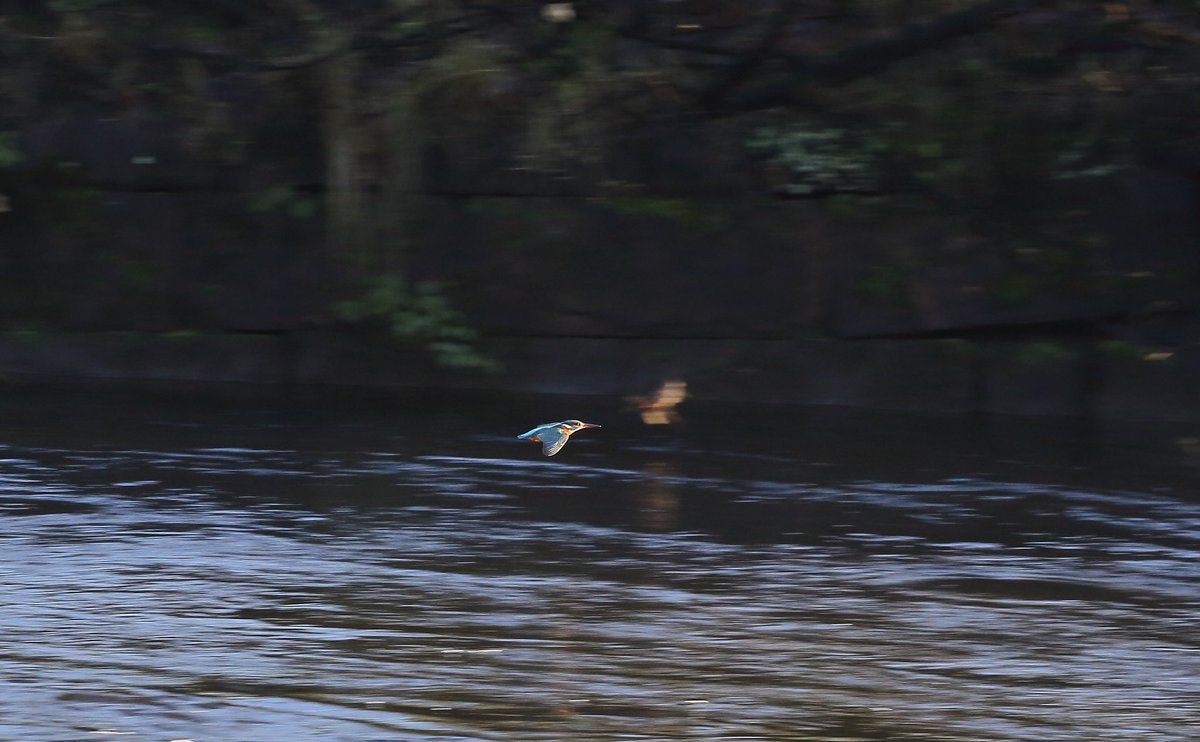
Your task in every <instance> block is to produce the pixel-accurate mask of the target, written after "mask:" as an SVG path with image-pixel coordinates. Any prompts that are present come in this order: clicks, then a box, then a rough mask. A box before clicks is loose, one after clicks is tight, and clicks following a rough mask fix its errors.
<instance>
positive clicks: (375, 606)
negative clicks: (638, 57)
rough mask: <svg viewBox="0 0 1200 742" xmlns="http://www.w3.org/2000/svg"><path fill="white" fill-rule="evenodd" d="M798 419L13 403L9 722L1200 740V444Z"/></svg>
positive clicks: (41, 726)
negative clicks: (1189, 459)
mask: <svg viewBox="0 0 1200 742" xmlns="http://www.w3.org/2000/svg"><path fill="white" fill-rule="evenodd" d="M567 404H569V405H570V409H566V410H564V409H562V408H563V406H564V405H567ZM514 410H520V413H519V414H517V413H514ZM794 412H795V411H794V410H792V411H787V413H788V414H785V413H784V412H781V411H778V410H771V409H762V408H756V409H745V408H741V409H737V408H722V407H717V406H712V407H709V408H705V407H704V406H703V405H694V406H692V407H690V408H689V414H688V419H687V422H686V425H683V426H669V427H668V426H657V427H653V428H651V427H646V426H643V425H642V424H641V422H640V421H639V420H638V418H637V415H636V414H635V413H630V412H628V411H625V410H624V409H623V403H622V402H620V401H616V402H614V403H612V404H611V405H610V402H609V401H608V400H597V399H585V400H564V399H561V398H560V399H513V398H504V399H500V400H481V399H467V398H441V399H429V398H425V399H421V400H415V399H409V398H403V397H389V398H387V399H384V400H367V401H365V402H364V401H362V400H353V399H346V398H334V397H333V396H332V395H322V394H314V395H312V396H311V397H309V398H293V399H280V400H274V401H271V402H260V401H255V400H253V399H251V398H247V399H238V398H236V397H213V396H209V397H195V396H193V397H185V396H167V395H158V396H154V397H151V398H135V397H131V396H129V395H123V394H115V393H103V394H101V393H96V392H89V393H82V392H76V393H72V394H68V393H52V392H39V393H36V394H34V393H30V392H28V391H24V392H21V393H18V392H17V391H15V390H10V391H8V392H7V393H5V395H4V396H0V549H2V550H3V554H4V559H3V560H2V561H0V586H2V587H3V596H4V600H3V602H2V603H0V630H2V631H3V634H4V636H5V637H6V638H7V639H8V640H7V641H6V642H4V643H3V644H0V678H3V681H2V682H3V685H4V692H3V693H2V694H0V739H21V740H26V739H28V740H78V739H83V738H90V737H92V736H95V735H98V734H100V733H105V734H113V735H118V734H119V735H129V736H130V738H132V739H147V740H169V739H192V740H197V741H199V740H231V739H238V740H274V739H321V740H338V739H345V740H363V739H423V738H437V739H548V740H549V739H555V740H558V739H606V738H611V739H647V740H651V739H653V740H659V739H781V740H782V739H841V740H885V739H886V740H896V739H901V740H903V739H914V740H915V739H945V740H963V739H980V740H1032V739H1036V740H1084V739H1086V740H1130V739H1138V740H1185V739H1192V738H1194V735H1195V730H1196V729H1197V728H1200V711H1197V710H1196V709H1197V708H1200V704H1198V703H1197V701H1200V634H1198V633H1197V632H1196V630H1195V627H1196V624H1197V619H1198V618H1200V505H1198V503H1197V496H1196V494H1195V493H1196V484H1197V475H1198V472H1197V470H1196V469H1195V468H1194V467H1191V466H1188V465H1186V462H1184V461H1180V459H1179V450H1178V446H1177V444H1176V441H1177V440H1178V439H1179V437H1181V436H1186V435H1188V434H1189V433H1188V432H1187V431H1161V434H1159V433H1157V432H1154V431H1151V432H1150V433H1146V432H1145V431H1132V432H1130V431H1124V432H1121V433H1114V432H1113V431H1081V430H1078V429H1072V428H1063V427H1061V426H1055V425H1049V424H1046V425H1033V424H1030V423H1028V422H1020V423H1014V424H1013V425H1012V429H1011V430H1007V429H1005V427H1006V426H1005V424H1004V423H995V424H989V425H986V426H979V425H977V424H973V423H970V422H969V421H956V420H941V421H930V420H914V419H905V418H891V419H887V418H883V417H881V416H874V417H868V416H862V415H858V416H848V415H844V414H842V415H834V414H832V413H829V412H825V413H807V414H806V415H805V416H803V417H802V419H801V421H800V422H799V423H798V422H797V421H796V419H795V415H794V414H793V413H794ZM576 416H578V417H581V418H585V419H596V420H597V421H598V422H601V423H604V425H605V427H604V428H603V430H602V431H596V433H597V435H594V436H592V437H591V438H589V439H587V440H578V441H574V442H573V443H572V445H571V446H570V447H568V448H567V449H566V450H565V451H564V452H563V453H562V454H560V455H559V456H557V457H555V458H554V459H552V460H547V459H545V458H543V457H542V456H541V455H540V454H538V453H537V451H536V450H535V449H531V448H528V447H527V446H525V445H522V443H521V442H520V441H514V440H513V438H512V436H513V435H515V434H516V433H517V432H521V431H523V430H525V429H527V428H528V427H529V423H531V422H536V421H537V420H539V419H559V418H563V417H576ZM731 430H736V431H739V434H738V435H735V436H731V435H729V434H728V433H729V431H731ZM1126 433H1127V434H1126ZM580 438H581V439H582V438H583V436H580Z"/></svg>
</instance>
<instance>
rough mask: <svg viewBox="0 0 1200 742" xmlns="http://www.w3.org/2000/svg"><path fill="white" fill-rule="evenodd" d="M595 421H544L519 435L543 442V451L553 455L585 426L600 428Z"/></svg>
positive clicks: (525, 439)
mask: <svg viewBox="0 0 1200 742" xmlns="http://www.w3.org/2000/svg"><path fill="white" fill-rule="evenodd" d="M599 427H600V426H599V425H596V424H595V423H585V422H583V421H581V420H563V421H562V422H560V423H542V424H541V425H539V426H537V427H536V428H534V429H533V430H531V431H529V432H528V433H522V434H521V435H518V436H517V437H518V438H520V439H521V440H523V441H537V442H538V443H541V444H542V453H544V454H545V455H547V456H553V455H554V454H556V453H558V452H559V451H561V450H562V447H563V446H565V445H567V439H568V438H570V437H571V434H572V433H578V432H579V431H581V430H583V429H584V428H599Z"/></svg>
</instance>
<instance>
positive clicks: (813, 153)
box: [746, 123, 884, 195]
mask: <svg viewBox="0 0 1200 742" xmlns="http://www.w3.org/2000/svg"><path fill="white" fill-rule="evenodd" d="M746 144H747V146H748V147H749V148H750V149H751V150H753V151H757V152H760V153H763V154H765V155H766V156H767V157H768V158H769V159H770V161H771V163H772V164H774V165H777V166H779V167H782V168H784V169H785V170H786V171H787V173H788V180H787V183H786V184H785V185H784V190H785V191H786V192H787V193H791V194H795V195H806V194H811V193H827V192H834V193H837V192H862V191H874V190H877V189H878V188H879V187H880V180H881V177H882V176H881V170H880V163H879V156H880V154H881V153H882V152H883V150H884V146H883V142H882V141H881V140H879V139H878V138H876V137H873V136H863V135H860V134H857V133H855V132H851V131H850V130H848V129H841V128H831V127H817V126H814V125H810V124H803V123H802V124H796V125H793V126H791V127H787V128H779V127H773V126H766V127H762V128H759V129H757V130H755V132H754V133H753V135H751V137H750V139H749V141H748V142H747V143H746Z"/></svg>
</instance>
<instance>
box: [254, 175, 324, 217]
mask: <svg viewBox="0 0 1200 742" xmlns="http://www.w3.org/2000/svg"><path fill="white" fill-rule="evenodd" d="M248 208H249V209H250V211H251V212H253V213H255V214H268V213H271V212H274V211H282V212H283V213H286V214H287V215H288V216H290V217H292V218H293V219H309V218H311V217H312V216H313V214H314V213H316V210H317V204H316V200H315V199H314V198H313V197H312V196H307V195H305V194H302V193H298V192H297V191H296V188H295V186H293V185H292V184H290V183H279V184H276V185H273V186H269V187H267V188H264V189H263V190H261V191H259V192H258V193H256V194H255V195H254V196H252V197H251V199H250V203H249V205H248Z"/></svg>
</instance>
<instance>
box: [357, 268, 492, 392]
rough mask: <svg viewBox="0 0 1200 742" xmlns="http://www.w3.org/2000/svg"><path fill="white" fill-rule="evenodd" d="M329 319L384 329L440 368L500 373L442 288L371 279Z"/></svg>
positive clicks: (392, 278)
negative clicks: (429, 356)
mask: <svg viewBox="0 0 1200 742" xmlns="http://www.w3.org/2000/svg"><path fill="white" fill-rule="evenodd" d="M333 313H334V316H335V317H337V318H338V319H339V320H341V321H343V322H347V323H351V324H364V325H382V326H383V327H384V328H386V330H387V331H388V333H389V334H390V335H391V336H392V337H394V338H396V339H398V340H401V341H405V342H410V343H417V344H420V345H422V346H423V347H424V348H425V349H426V350H427V351H429V352H430V353H431V354H432V356H433V358H434V360H435V361H437V363H439V364H440V365H443V366H447V367H451V368H461V369H473V370H477V371H496V370H497V369H498V365H497V364H496V362H495V361H494V360H493V359H491V358H489V357H487V356H486V355H484V354H483V353H482V352H480V351H479V350H478V349H477V348H476V347H475V343H476V341H477V340H478V338H479V333H478V332H477V331H476V330H475V329H474V328H472V327H470V326H469V325H468V324H467V321H466V318H465V317H464V316H463V314H462V312H460V311H458V310H457V309H455V308H454V307H453V305H451V303H450V300H449V298H447V296H446V287H445V285H444V284H442V283H438V282H435V281H422V282H420V283H417V284H411V283H409V282H408V281H406V280H404V278H403V277H402V276H399V275H396V274H394V273H388V274H383V275H379V276H375V277H373V278H371V279H369V280H367V281H366V282H365V284H364V286H363V290H362V293H361V294H360V295H359V296H358V297H356V298H353V299H347V300H344V301H340V302H337V303H336V304H335V305H334V306H333Z"/></svg>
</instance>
